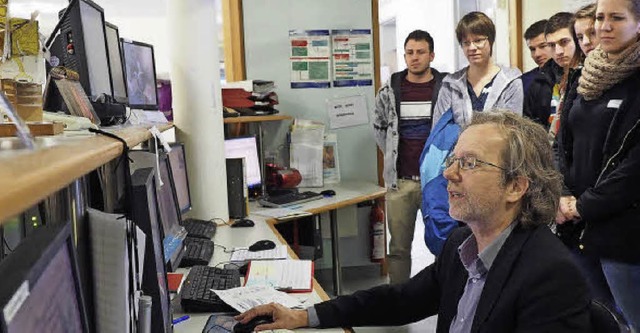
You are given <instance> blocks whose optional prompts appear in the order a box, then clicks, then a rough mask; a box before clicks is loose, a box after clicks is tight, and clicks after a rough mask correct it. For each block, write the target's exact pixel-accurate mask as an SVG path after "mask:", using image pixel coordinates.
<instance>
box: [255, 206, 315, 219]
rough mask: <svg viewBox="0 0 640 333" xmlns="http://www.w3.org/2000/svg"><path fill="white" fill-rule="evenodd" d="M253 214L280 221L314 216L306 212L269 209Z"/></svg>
mask: <svg viewBox="0 0 640 333" xmlns="http://www.w3.org/2000/svg"><path fill="white" fill-rule="evenodd" d="M252 214H256V215H261V216H266V217H272V218H274V219H278V220H286V219H292V218H296V217H302V216H309V215H312V214H311V213H309V212H305V211H304V210H298V209H291V208H269V209H263V210H259V211H257V212H252Z"/></svg>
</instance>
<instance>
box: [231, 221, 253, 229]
mask: <svg viewBox="0 0 640 333" xmlns="http://www.w3.org/2000/svg"><path fill="white" fill-rule="evenodd" d="M254 225H256V224H255V223H254V222H253V221H251V220H249V219H239V220H236V221H235V222H233V224H232V225H231V227H232V228H246V227H253V226H254Z"/></svg>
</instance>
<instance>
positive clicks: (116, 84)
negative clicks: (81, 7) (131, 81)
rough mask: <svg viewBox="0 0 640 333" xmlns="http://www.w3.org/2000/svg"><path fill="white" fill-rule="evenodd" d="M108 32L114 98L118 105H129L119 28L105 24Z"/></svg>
mask: <svg viewBox="0 0 640 333" xmlns="http://www.w3.org/2000/svg"><path fill="white" fill-rule="evenodd" d="M104 24H105V29H106V31H107V46H108V51H109V69H110V70H111V83H112V84H113V98H114V99H115V100H116V102H118V103H123V104H126V103H127V85H126V83H125V78H124V66H123V64H122V52H121V50H120V35H119V33H118V27H117V26H115V25H113V24H111V23H109V22H105V23H104Z"/></svg>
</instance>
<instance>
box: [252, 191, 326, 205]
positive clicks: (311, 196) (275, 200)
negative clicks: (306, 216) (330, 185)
mask: <svg viewBox="0 0 640 333" xmlns="http://www.w3.org/2000/svg"><path fill="white" fill-rule="evenodd" d="M322 198H323V197H322V194H320V193H316V192H311V191H306V192H291V193H285V194H281V195H277V196H268V197H266V198H263V199H260V200H258V202H260V204H261V205H263V206H265V207H286V206H292V205H296V204H301V203H303V202H307V201H312V200H318V199H322Z"/></svg>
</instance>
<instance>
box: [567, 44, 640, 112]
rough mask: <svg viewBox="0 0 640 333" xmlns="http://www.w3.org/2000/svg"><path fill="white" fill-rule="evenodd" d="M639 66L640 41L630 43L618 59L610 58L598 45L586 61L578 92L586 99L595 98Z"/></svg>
mask: <svg viewBox="0 0 640 333" xmlns="http://www.w3.org/2000/svg"><path fill="white" fill-rule="evenodd" d="M639 68H640V41H637V42H635V43H634V44H632V45H630V46H629V47H628V48H627V49H626V50H624V51H623V52H622V53H621V54H620V57H618V58H617V59H609V57H608V56H607V53H606V52H604V51H603V50H602V49H601V48H600V46H598V47H597V48H596V49H595V50H593V51H591V53H589V56H587V59H586V60H585V62H584V68H583V69H582V75H581V76H580V80H579V85H578V93H579V94H580V95H582V96H583V97H584V99H586V100H594V99H596V98H598V97H600V95H602V93H604V92H605V91H607V90H609V89H610V88H611V87H613V86H614V85H615V84H617V83H618V82H620V81H622V80H624V79H626V78H627V77H629V76H631V74H633V73H634V72H635V71H636V70H638V69H639Z"/></svg>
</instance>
